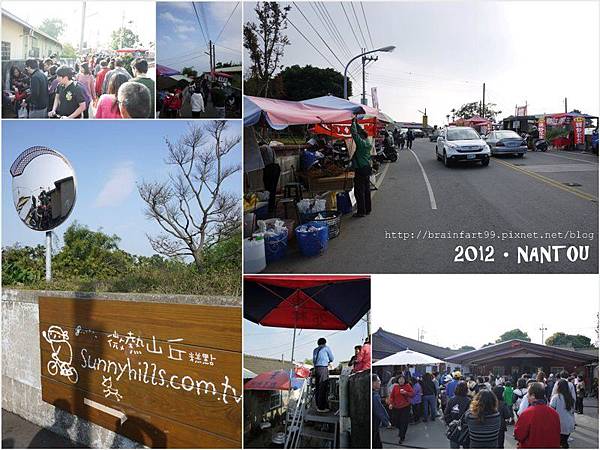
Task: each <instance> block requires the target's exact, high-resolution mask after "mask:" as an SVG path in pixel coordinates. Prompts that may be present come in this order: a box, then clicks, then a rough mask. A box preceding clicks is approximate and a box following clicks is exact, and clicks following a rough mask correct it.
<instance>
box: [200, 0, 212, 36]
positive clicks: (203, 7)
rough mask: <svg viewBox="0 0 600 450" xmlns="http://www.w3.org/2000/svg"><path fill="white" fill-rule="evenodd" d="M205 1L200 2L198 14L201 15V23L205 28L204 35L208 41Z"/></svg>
mask: <svg viewBox="0 0 600 450" xmlns="http://www.w3.org/2000/svg"><path fill="white" fill-rule="evenodd" d="M205 8H206V3H204V2H200V15H201V16H202V23H203V24H204V29H205V30H206V36H207V37H208V40H209V41H210V33H209V32H208V22H207V21H206V9H205Z"/></svg>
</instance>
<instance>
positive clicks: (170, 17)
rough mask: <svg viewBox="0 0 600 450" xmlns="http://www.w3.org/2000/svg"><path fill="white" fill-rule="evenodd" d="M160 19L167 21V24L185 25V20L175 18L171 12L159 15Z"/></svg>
mask: <svg viewBox="0 0 600 450" xmlns="http://www.w3.org/2000/svg"><path fill="white" fill-rule="evenodd" d="M159 17H160V18H161V19H163V20H166V21H167V22H173V23H184V20H181V19H179V18H178V17H175V16H174V15H173V14H172V13H170V12H169V11H165V12H162V13H160V14H159Z"/></svg>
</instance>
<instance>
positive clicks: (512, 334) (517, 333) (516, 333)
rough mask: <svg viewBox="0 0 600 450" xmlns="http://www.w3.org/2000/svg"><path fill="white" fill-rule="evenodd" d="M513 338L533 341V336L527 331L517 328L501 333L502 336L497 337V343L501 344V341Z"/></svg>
mask: <svg viewBox="0 0 600 450" xmlns="http://www.w3.org/2000/svg"><path fill="white" fill-rule="evenodd" d="M512 339H520V340H522V341H527V342H531V338H530V337H529V335H528V334H527V333H526V332H524V331H521V330H519V329H518V328H515V329H514V330H510V331H507V332H505V333H502V334H501V335H500V337H499V338H498V339H496V344H499V343H500V342H506V341H510V340H512Z"/></svg>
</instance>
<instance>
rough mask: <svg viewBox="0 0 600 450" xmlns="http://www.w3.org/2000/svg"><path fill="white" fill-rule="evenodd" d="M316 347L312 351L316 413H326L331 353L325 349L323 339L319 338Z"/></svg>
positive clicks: (328, 349)
mask: <svg viewBox="0 0 600 450" xmlns="http://www.w3.org/2000/svg"><path fill="white" fill-rule="evenodd" d="M317 345H318V347H317V348H315V349H314V350H313V366H315V399H316V402H317V411H318V412H328V411H329V408H328V407H327V406H328V404H327V386H328V380H329V368H328V366H329V363H331V362H333V353H332V352H331V349H330V348H329V347H327V341H326V340H325V338H319V340H318V341H317Z"/></svg>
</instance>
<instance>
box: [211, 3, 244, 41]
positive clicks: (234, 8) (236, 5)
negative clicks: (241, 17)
mask: <svg viewBox="0 0 600 450" xmlns="http://www.w3.org/2000/svg"><path fill="white" fill-rule="evenodd" d="M239 4H240V2H237V3H236V4H235V6H234V7H233V11H231V14H229V17H228V18H227V22H225V25H223V28H221V31H220V32H219V35H218V36H217V39H215V42H219V38H220V37H221V34H223V31H224V30H225V27H226V26H227V24H228V23H229V21H230V20H231V16H233V13H234V12H235V10H236V9H237V7H238V6H239Z"/></svg>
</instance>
